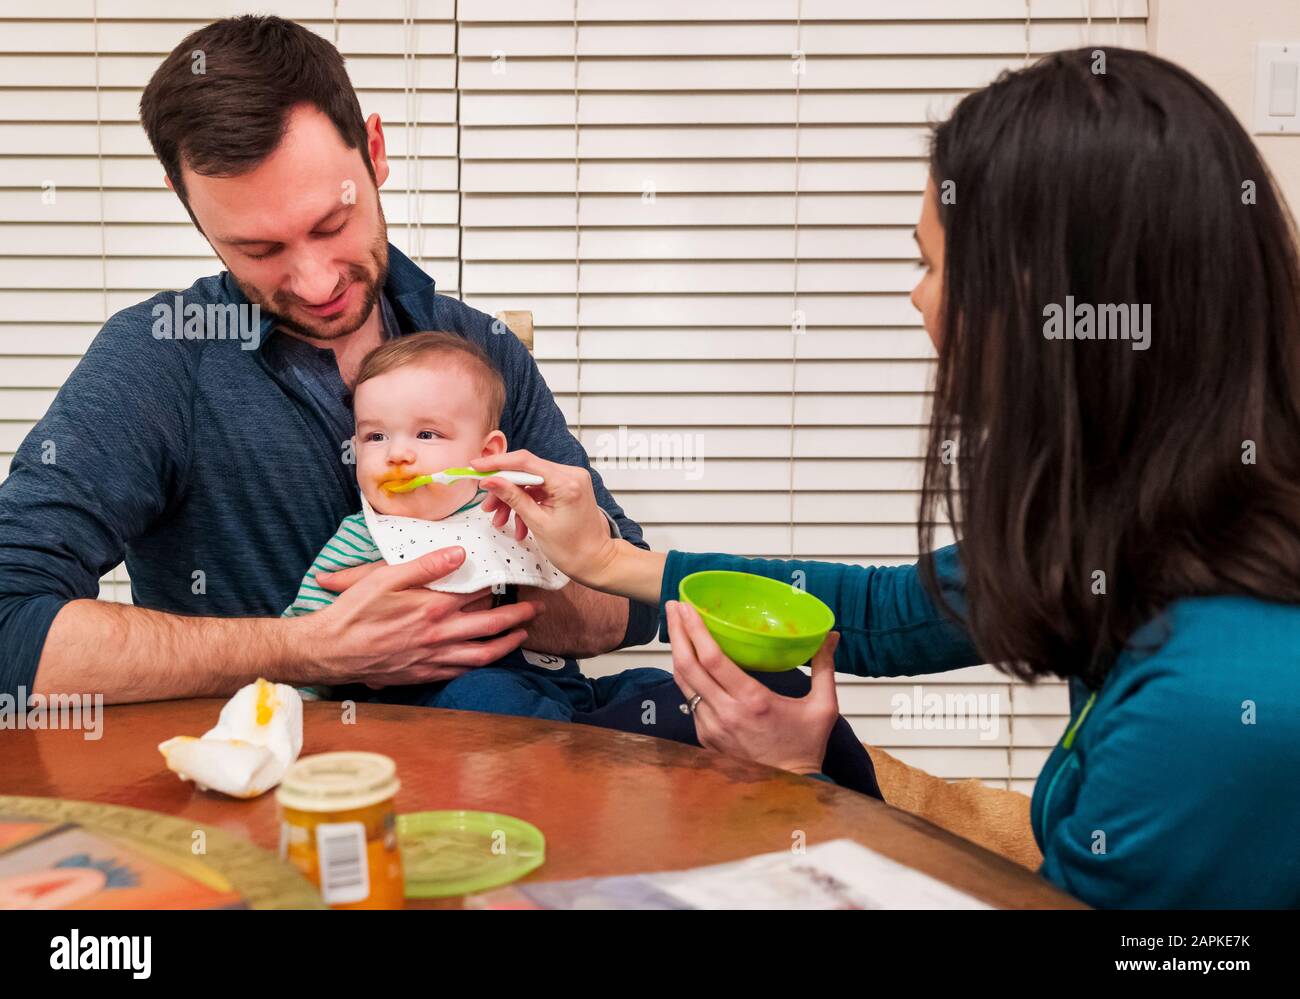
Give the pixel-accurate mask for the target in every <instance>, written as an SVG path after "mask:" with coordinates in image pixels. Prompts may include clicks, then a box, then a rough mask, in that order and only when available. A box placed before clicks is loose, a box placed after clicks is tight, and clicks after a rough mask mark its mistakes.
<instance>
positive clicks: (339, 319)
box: [232, 210, 388, 341]
mask: <svg viewBox="0 0 1300 999" xmlns="http://www.w3.org/2000/svg"><path fill="white" fill-rule="evenodd" d="M369 263H370V265H371V267H372V268H373V271H371V270H367V269H366V267H365V265H363V264H349V265H348V274H347V279H346V280H345V281H344V282H343V283H342V284H340V285H339V287H338V288H337V289H336V290H335V292H334V294H333V295H332V296H330V299H329V301H332V300H333V299H334V298H337V297H338V296H339V295H341V294H342V293H343V290H344V289H345V288H347V287H348V285H350V284H352V283H354V282H355V283H358V284H360V285H361V286H362V288H363V289H364V291H363V293H362V298H361V309H360V311H359V312H357V313H356V316H355V318H352V319H347V318H346V315H345V314H340V315H337V316H331V317H329V318H328V319H321V320H320V321H319V322H315V323H313V322H310V321H309V320H303V319H296V318H294V316H293V315H292V314H291V312H292V310H293V308H294V306H295V305H296V304H297V300H296V299H294V298H293V297H292V296H290V295H288V294H286V293H284V292H279V293H277V294H275V295H272V296H271V298H270V299H269V300H268V299H267V298H266V297H265V296H264V295H263V294H262V293H261V292H260V291H259V290H258V289H256V288H253V287H250V286H249V285H246V284H244V283H243V282H242V281H240V280H239V278H235V283H236V284H238V285H239V290H240V291H242V292H243V293H244V295H245V296H246V297H247V298H248V300H249V302H251V303H253V304H255V305H258V306H260V307H261V308H262V309H264V310H265V311H267V312H269V313H271V314H272V315H274V316H275V325H276V326H278V327H279V328H280V329H284V330H288V331H289V332H290V333H296V334H297V335H298V336H301V337H303V338H305V339H307V340H324V341H329V340H338V339H340V338H342V337H345V336H348V335H350V334H352V333H355V332H356V331H357V330H359V329H360V328H361V327H362V326H364V325H365V323H366V320H367V319H369V318H370V313H371V312H372V311H374V308H375V303H376V302H378V301H379V291H380V289H381V288H383V286H384V283H385V282H386V281H387V280H388V226H387V225H386V224H385V223H384V215H383V211H382V210H381V211H380V213H379V233H378V235H377V236H376V237H375V241H374V242H373V243H372V244H370V261H369ZM232 276H233V272H232Z"/></svg>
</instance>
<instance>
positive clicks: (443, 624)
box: [291, 548, 540, 687]
mask: <svg viewBox="0 0 1300 999" xmlns="http://www.w3.org/2000/svg"><path fill="white" fill-rule="evenodd" d="M464 560H465V550H464V549H463V548H441V549H439V550H438V551H434V552H429V553H428V554H427V555H422V556H421V557H420V558H418V559H416V560H415V561H414V562H411V563H410V564H409V565H386V564H384V563H382V562H377V563H375V564H374V565H368V566H360V567H358V568H355V569H345V570H343V571H341V572H335V573H324V572H322V573H319V574H318V575H317V576H316V582H317V583H319V584H320V585H321V586H323V587H325V589H327V590H331V591H333V592H336V593H340V594H342V595H341V596H340V597H339V599H338V600H336V601H335V602H334V603H333V605H332V606H330V607H327V608H325V609H324V610H321V611H317V612H316V613H315V614H310V615H307V616H306V617H302V618H295V619H292V621H291V623H293V624H297V625H299V626H300V627H301V628H302V634H301V635H300V640H301V641H302V643H303V644H302V645H301V646H300V647H301V648H302V649H303V650H304V651H306V652H308V659H309V662H310V664H311V666H312V667H314V672H316V673H319V674H321V676H322V678H323V679H324V682H328V683H352V682H361V683H368V684H370V685H371V686H380V687H387V686H396V685H400V684H411V683H429V682H431V681H435V680H446V679H449V678H450V677H454V676H459V675H460V674H462V673H464V672H466V671H467V670H469V669H473V668H474V667H476V666H485V665H487V664H488V663H492V662H496V660H498V659H500V658H501V657H502V656H504V655H506V654H507V653H509V652H513V651H514V650H515V649H517V648H519V646H520V645H522V644H523V642H524V639H525V637H526V636H527V632H526V631H525V630H524V628H523V625H525V624H526V623H527V622H529V621H531V620H532V619H533V618H534V617H535V616H536V614H537V613H538V611H539V609H540V608H539V606H538V605H537V604H536V603H534V602H523V603H517V604H509V605H506V606H503V607H496V608H491V607H489V606H488V605H489V604H490V603H491V593H490V591H489V590H486V589H483V590H478V591H476V592H474V593H436V592H434V591H433V590H429V589H427V588H426V587H425V585H424V584H425V583H429V582H432V581H433V580H435V579H441V578H442V577H443V576H445V575H447V574H448V573H450V572H453V571H455V569H456V568H457V567H458V566H459V565H460V564H461V563H462V562H463V561H464ZM503 633H504V634H503ZM494 635H495V636H499V637H496V638H492V639H491V640H490V641H475V639H483V638H488V637H489V636H494Z"/></svg>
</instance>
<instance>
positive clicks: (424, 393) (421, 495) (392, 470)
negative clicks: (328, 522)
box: [353, 360, 505, 520]
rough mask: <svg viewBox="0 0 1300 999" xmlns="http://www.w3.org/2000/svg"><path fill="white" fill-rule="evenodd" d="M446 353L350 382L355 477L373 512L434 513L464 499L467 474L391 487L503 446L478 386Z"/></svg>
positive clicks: (431, 516)
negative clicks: (461, 477)
mask: <svg viewBox="0 0 1300 999" xmlns="http://www.w3.org/2000/svg"><path fill="white" fill-rule="evenodd" d="M477 387H478V380H477V379H474V378H469V377H466V375H465V373H464V371H463V365H462V364H460V363H457V362H456V361H454V360H451V361H440V362H439V363H437V364H434V363H432V362H431V363H418V364H410V365H406V366H403V367H398V368H393V369H392V370H389V371H386V372H384V373H383V374H380V375H376V376H375V377H373V378H370V379H368V380H366V381H364V382H363V383H361V384H360V385H358V386H357V389H356V392H355V396H354V400H353V404H354V409H355V413H356V421H357V426H356V437H355V438H354V441H355V443H354V447H355V452H356V461H357V482H358V484H359V485H360V487H361V491H362V493H363V494H364V495H365V497H366V500H367V501H368V502H369V503H370V505H371V507H372V508H373V509H374V510H375V512H376V513H382V514H391V515H394V516H400V517H418V518H420V519H423V520H442V519H443V518H445V517H447V516H449V515H451V514H452V513H455V512H456V511H457V510H459V509H460V508H461V507H462V506H464V505H465V504H466V503H468V502H470V501H471V500H472V499H473V497H474V495H475V493H476V492H477V489H478V486H477V483H475V482H473V481H468V480H466V481H461V482H455V483H452V484H451V485H446V486H440V485H426V486H420V487H418V488H415V489H412V490H410V491H409V492H394V491H393V489H394V487H397V486H402V485H404V484H407V483H409V482H410V481H411V480H412V479H414V478H416V477H417V476H421V475H431V474H433V473H435V472H440V471H442V470H443V469H445V468H455V467H460V466H464V465H468V464H469V463H470V462H471V461H473V460H475V459H476V458H480V457H482V456H484V455H486V454H497V453H500V452H501V451H504V450H505V437H504V435H502V433H501V432H500V431H499V430H493V429H492V421H491V420H490V419H489V418H488V415H487V409H486V407H485V406H484V403H483V400H482V399H481V398H480V396H479V394H478V392H477Z"/></svg>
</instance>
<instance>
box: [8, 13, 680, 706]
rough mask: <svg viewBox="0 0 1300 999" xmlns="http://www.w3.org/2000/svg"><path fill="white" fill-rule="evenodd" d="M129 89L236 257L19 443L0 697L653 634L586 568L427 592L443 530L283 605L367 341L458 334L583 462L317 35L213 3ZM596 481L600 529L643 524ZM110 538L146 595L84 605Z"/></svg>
mask: <svg viewBox="0 0 1300 999" xmlns="http://www.w3.org/2000/svg"><path fill="white" fill-rule="evenodd" d="M140 107H141V119H142V123H143V125H144V128H145V131H146V132H147V134H148V136H149V140H150V142H151V143H152V145H153V148H154V151H155V153H156V154H157V155H158V158H159V160H160V161H161V162H162V165H163V168H164V171H165V174H166V181H167V185H168V187H170V188H171V189H172V190H173V191H174V192H175V193H176V195H177V196H178V197H179V198H180V200H181V203H182V204H184V205H185V207H186V210H187V211H188V212H189V214H190V218H191V219H192V220H193V221H194V224H195V226H197V227H198V229H199V231H200V232H202V233H203V235H204V237H205V238H206V239H207V240H208V243H209V244H210V245H211V246H212V248H213V250H214V251H215V252H216V254H217V255H218V256H219V257H220V258H221V260H222V262H223V263H224V264H225V266H226V268H227V270H226V271H225V272H223V273H222V274H220V275H217V276H215V277H206V278H202V279H200V280H199V281H197V282H196V283H195V284H194V285H192V286H191V287H190V288H189V289H187V290H186V291H184V292H181V293H179V295H178V294H177V293H174V292H162V293H159V294H158V295H156V296H154V298H152V299H150V300H148V301H146V302H142V303H140V304H139V305H136V306H133V307H131V308H129V309H125V310H123V311H122V312H119V313H117V314H116V315H114V316H113V317H112V318H111V319H109V321H108V322H107V323H106V324H105V325H104V327H103V329H102V330H101V331H100V333H99V335H98V336H97V337H96V339H95V341H94V342H93V343H92V344H91V346H90V349H89V350H88V351H87V352H86V355H85V357H84V358H83V359H82V361H81V363H80V364H78V365H77V368H76V370H75V371H74V372H73V373H72V375H71V376H70V377H69V379H68V381H67V383H66V384H65V385H64V387H63V389H62V390H61V391H60V392H59V394H58V396H57V397H56V399H55V400H54V403H53V404H52V405H51V407H50V410H49V412H48V413H47V414H46V415H45V417H44V419H42V420H41V422H40V423H39V424H37V426H36V427H35V429H34V430H33V431H32V433H31V434H30V435H28V437H27V439H26V440H25V441H24V442H23V444H22V445H21V446H20V448H19V450H18V453H17V454H16V455H15V457H14V461H13V466H12V470H11V473H10V476H9V478H8V479H7V480H6V481H5V483H4V484H3V485H2V486H0V692H6V691H17V690H19V689H20V688H23V689H25V690H27V691H28V692H32V691H35V692H40V693H54V692H84V691H94V692H97V693H102V694H103V695H104V697H105V699H106V700H108V701H110V702H111V701H133V700H153V699H159V698H170V697H185V696H202V695H218V694H229V693H230V692H231V691H233V690H234V689H236V688H237V687H239V686H241V685H242V684H244V683H247V682H249V681H251V680H252V679H254V678H255V677H257V676H259V675H264V676H267V677H269V678H274V679H277V680H281V681H284V682H288V683H294V684H298V685H304V684H318V683H319V684H327V685H338V684H347V683H368V684H370V685H372V686H376V687H381V686H393V685H400V684H412V683H424V682H430V681H434V680H441V679H447V678H449V677H452V676H455V675H458V674H460V673H462V672H464V671H465V670H466V669H468V668H472V667H474V666H479V665H483V664H486V663H489V662H493V661H495V660H497V659H499V658H501V656H503V655H505V654H506V653H508V652H510V651H512V650H514V649H515V648H518V647H520V645H521V644H522V642H523V641H524V639H525V637H527V638H528V645H529V648H530V649H532V650H534V651H538V652H549V653H556V654H568V655H571V656H584V655H594V654H598V653H600V652H605V651H608V650H610V649H612V648H615V647H619V646H622V645H625V644H639V643H641V642H644V641H647V640H648V639H649V638H650V637H651V636H652V635H653V632H654V627H655V620H654V617H655V612H654V610H653V608H650V607H646V606H644V605H638V604H633V605H629V604H628V602H627V601H626V600H623V599H622V598H617V597H610V596H607V595H604V594H599V593H595V592H593V591H590V590H587V589H585V588H583V587H580V586H578V585H577V584H572V585H570V586H568V587H566V588H565V589H563V590H560V591H556V592H554V593H547V592H543V591H529V592H528V593H527V594H526V599H521V600H520V601H519V602H517V603H514V604H506V605H503V606H495V607H494V606H492V605H493V603H494V602H495V601H494V600H493V595H492V594H491V593H487V592H484V591H480V592H479V593H475V594H469V595H452V594H441V593H434V592H432V591H430V590H428V589H426V588H425V587H424V586H423V584H424V583H426V582H428V581H430V580H433V579H437V578H439V577H441V576H443V575H445V574H446V573H448V572H450V571H452V570H454V569H455V568H456V566H458V565H459V564H460V561H461V560H462V559H463V557H464V553H463V551H460V550H458V549H444V550H442V551H440V552H434V553H431V554H429V555H426V556H425V557H423V558H422V559H420V560H419V561H418V562H417V563H415V564H412V565H404V566H387V565H377V566H373V567H366V568H365V569H358V570H353V571H350V572H349V573H339V574H336V575H335V577H334V579H333V581H332V582H330V583H328V584H327V585H329V586H330V587H331V588H333V589H336V590H338V591H342V596H341V597H340V598H339V599H338V600H337V601H336V602H335V603H334V605H333V606H331V607H330V608H328V609H327V610H323V611H321V612H320V613H318V614H314V615H311V616H309V617H306V618H300V619H284V620H282V619H280V618H278V617H276V616H273V615H278V614H279V612H280V611H281V610H282V609H283V608H284V607H286V606H287V605H288V604H289V603H290V602H292V600H293V598H294V593H295V591H296V589H297V585H298V580H299V579H300V578H301V576H302V572H303V570H304V568H305V567H306V566H307V565H309V564H310V563H311V561H312V559H313V557H314V556H315V554H316V552H317V551H319V549H320V547H321V545H322V544H323V543H324V542H325V541H326V540H327V539H328V538H329V537H330V536H331V534H332V533H333V531H334V529H335V528H336V527H337V525H338V523H339V522H340V520H341V519H342V518H343V517H344V516H346V515H347V514H349V513H353V512H355V511H356V510H357V509H358V508H359V498H358V493H357V488H356V483H355V477H354V473H353V467H352V460H353V459H352V456H351V454H350V451H349V446H348V441H349V438H350V437H351V435H352V430H353V428H352V417H351V412H350V405H349V404H350V397H349V386H350V385H351V383H352V381H353V379H354V378H355V376H356V373H357V370H358V367H359V364H360V362H361V359H362V357H364V356H365V354H366V353H367V352H369V351H370V350H371V349H372V348H374V347H376V346H378V345H379V344H380V343H382V342H383V341H384V340H385V339H387V338H390V337H393V336H401V335H404V334H406V333H410V332H413V331H415V330H425V329H430V330H431V329H441V330H450V331H454V332H457V333H460V334H461V335H463V336H465V337H466V338H468V339H471V340H473V341H474V342H476V343H477V344H479V346H481V347H483V348H484V349H485V350H486V351H487V352H488V354H489V356H490V357H491V358H492V360H493V363H494V364H496V366H497V367H498V368H499V369H500V371H501V373H502V376H503V377H504V379H505V382H506V387H507V401H506V406H505V411H504V412H503V413H502V420H501V428H502V430H503V431H504V432H505V434H506V435H507V438H508V439H509V440H510V441H511V444H512V446H516V447H519V448H526V449H528V450H531V451H534V452H536V453H538V454H541V455H543V456H545V457H547V458H550V459H551V460H554V461H557V462H563V463H566V464H572V465H579V466H583V467H588V466H587V456H586V454H585V452H584V451H583V449H582V447H581V446H580V445H579V443H578V442H577V441H576V440H574V438H573V437H572V436H571V435H570V434H569V432H568V429H567V427H566V426H565V421H564V417H563V415H562V414H561V412H560V410H559V407H558V406H557V405H556V404H555V400H554V398H553V397H552V396H551V393H550V391H549V390H548V389H547V387H546V385H545V383H544V381H543V380H542V377H541V375H540V373H539V372H538V370H537V367H536V365H535V364H534V363H533V360H532V358H531V357H530V356H529V354H528V352H527V350H526V349H525V348H524V347H523V345H522V344H521V343H520V342H519V341H518V340H517V339H516V338H515V337H514V336H513V335H512V334H511V333H510V332H509V331H508V330H507V329H505V328H504V326H503V325H502V324H500V323H496V322H494V320H492V318H491V317H489V316H487V315H485V314H483V313H481V312H478V311H476V310H474V309H471V308H469V307H467V306H465V305H463V304H462V303H460V302H459V301H457V300H455V299H452V298H448V297H446V296H442V295H438V294H436V293H435V291H434V285H433V281H432V279H430V278H429V277H428V276H427V275H426V274H424V273H423V272H422V271H421V270H420V269H419V268H418V267H416V266H415V265H414V264H413V263H412V262H411V261H410V260H408V259H407V258H406V257H405V256H403V255H402V254H401V253H400V252H399V251H397V250H396V249H395V248H393V247H392V246H390V245H389V244H388V242H387V235H386V233H387V230H386V226H385V223H384V217H383V211H382V209H381V207H380V203H379V190H378V189H379V186H380V185H382V184H383V183H384V181H385V180H386V179H387V177H388V172H389V171H388V160H387V157H386V151H385V144H384V133H383V127H382V125H381V123H380V120H379V116H378V115H371V116H370V117H369V118H368V119H363V117H362V114H361V109H360V105H359V104H358V102H357V97H356V94H355V92H354V91H353V89H352V86H351V84H350V82H349V80H348V77H347V74H346V72H345V70H344V68H343V59H342V57H341V56H340V55H339V53H338V52H337V51H336V50H335V49H334V48H333V47H332V46H331V45H330V44H329V43H328V42H326V41H324V40H323V39H321V38H319V37H318V36H316V35H314V34H312V33H311V32H309V31H308V30H306V29H305V28H302V27H300V26H299V25H296V24H294V23H292V22H290V21H285V20H282V19H280V18H275V17H252V16H245V17H238V18H232V19H227V20H223V21H217V22H215V23H213V24H210V25H208V26H206V27H204V28H202V29H200V30H199V31H196V32H195V33H193V34H192V35H190V36H189V37H188V38H186V39H185V40H184V41H183V42H182V43H181V44H180V45H179V46H177V48H176V49H175V50H174V51H173V52H172V53H171V54H170V55H169V56H168V57H167V58H166V59H165V60H164V61H163V63H162V65H161V66H160V67H159V69H158V70H157V72H156V73H155V74H154V76H153V78H152V79H151V80H150V82H149V85H148V86H147V88H146V89H145V92H144V97H143V100H142V101H141V106H140ZM232 317H233V318H232ZM230 323H234V328H231V327H230V325H229V324H230ZM591 475H592V479H593V483H594V485H595V487H596V490H597V494H598V496H599V497H600V502H601V505H602V507H603V508H604V510H605V512H606V514H607V516H608V517H609V520H610V526H611V531H613V532H615V533H621V535H622V537H624V538H626V539H628V540H629V541H631V542H633V543H635V544H639V545H644V541H643V540H642V535H641V529H640V528H639V527H638V525H637V524H636V523H635V522H633V521H632V520H630V519H629V518H628V517H627V516H625V515H624V513H623V511H622V510H621V509H620V508H619V506H618V504H617V503H616V502H615V501H614V499H613V497H612V496H610V494H609V492H608V491H607V490H606V489H605V488H604V486H603V484H602V483H601V481H600V477H599V476H598V475H597V474H596V473H595V472H592V473H591ZM123 558H125V561H126V564H127V568H128V570H129V572H130V574H131V581H132V592H133V596H134V599H135V604H136V606H124V605H117V604H111V603H106V602H101V601H96V600H95V599H93V598H94V597H95V596H96V594H97V592H98V585H99V583H98V581H99V578H100V576H101V575H102V574H103V573H105V572H107V571H108V570H109V569H111V568H112V567H113V566H115V565H117V564H118V563H119V562H120V561H122V560H123ZM539 611H544V613H542V614H541V615H540V616H538V612H539ZM493 636H495V637H493Z"/></svg>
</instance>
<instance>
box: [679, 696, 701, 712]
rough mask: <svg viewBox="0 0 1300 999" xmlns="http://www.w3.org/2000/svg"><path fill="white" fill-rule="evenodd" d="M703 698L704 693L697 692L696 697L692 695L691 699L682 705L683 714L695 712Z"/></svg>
mask: <svg viewBox="0 0 1300 999" xmlns="http://www.w3.org/2000/svg"><path fill="white" fill-rule="evenodd" d="M703 700H704V698H703V696H702V695H700V694H696V695H695V696H694V697H692V698H691V699H690V700H688V701H687V702H686V703H685V704H683V705H682V714H684V715H693V714H695V709H696V708H698V707H699V706H700V702H701V701H703Z"/></svg>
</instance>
